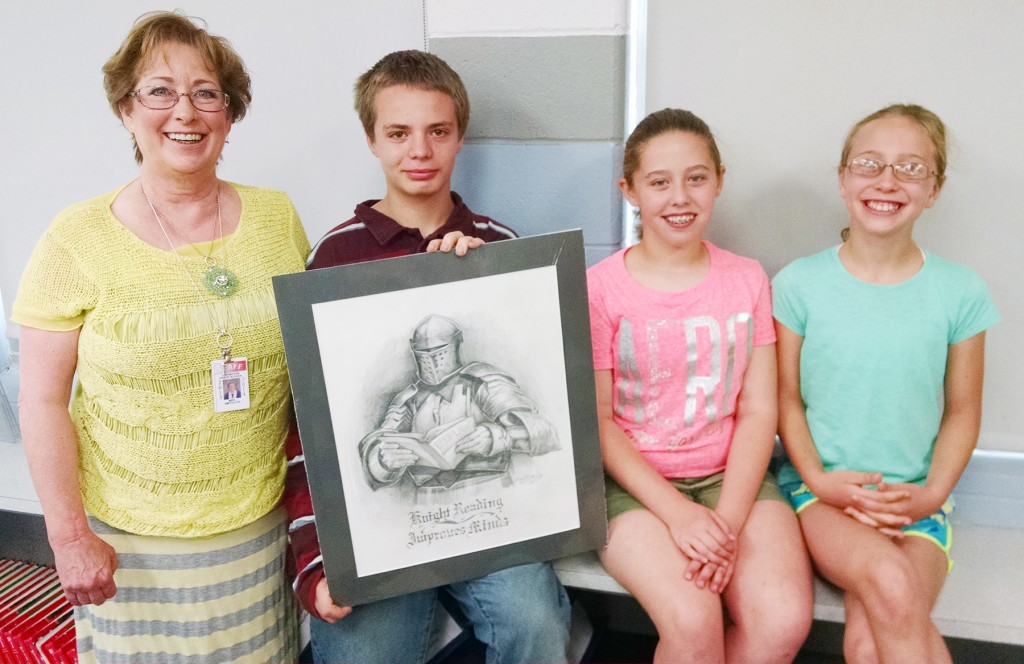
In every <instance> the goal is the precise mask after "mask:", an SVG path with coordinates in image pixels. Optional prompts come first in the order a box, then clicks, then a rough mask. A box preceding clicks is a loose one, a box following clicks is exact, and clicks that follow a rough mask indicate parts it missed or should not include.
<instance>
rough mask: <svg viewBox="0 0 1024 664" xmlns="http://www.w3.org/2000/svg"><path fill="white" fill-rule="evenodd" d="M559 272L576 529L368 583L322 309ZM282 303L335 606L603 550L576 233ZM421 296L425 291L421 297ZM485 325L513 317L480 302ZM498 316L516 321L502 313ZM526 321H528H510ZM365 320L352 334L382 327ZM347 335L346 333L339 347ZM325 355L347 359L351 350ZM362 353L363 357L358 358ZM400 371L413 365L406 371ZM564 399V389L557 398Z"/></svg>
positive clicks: (439, 261)
mask: <svg viewBox="0 0 1024 664" xmlns="http://www.w3.org/2000/svg"><path fill="white" fill-rule="evenodd" d="M548 266H553V267H554V271H555V275H556V276H555V278H554V279H553V280H551V288H553V289H556V290H557V293H551V294H550V295H551V296H552V297H557V312H558V313H557V319H558V320H557V324H558V325H560V329H559V330H551V333H552V334H556V333H557V334H559V335H560V338H561V341H562V343H561V347H562V348H561V352H562V359H563V361H564V391H565V394H566V396H567V399H568V415H567V417H568V428H569V430H570V431H571V435H570V437H571V440H567V441H562V442H563V444H564V445H566V446H569V447H570V448H571V451H572V459H571V465H570V466H569V467H571V468H572V470H573V472H574V473H575V477H574V478H569V477H566V478H564V480H565V481H566V482H573V481H574V482H575V488H576V492H575V494H576V495H575V500H576V506H577V508H578V527H574V528H571V529H569V530H565V531H563V532H557V533H554V534H549V535H544V536H540V537H533V538H529V539H525V540H522V541H516V542H514V543H509V544H503V545H499V546H494V547H490V548H486V549H483V550H478V551H472V552H468V553H464V554H460V555H454V556H451V557H446V558H441V559H438V560H431V561H428V562H423V563H420V564H412V565H409V566H405V567H401V568H398V569H391V570H388V571H382V572H379V573H373V574H369V575H367V574H363V575H360V574H359V573H358V571H357V561H356V558H355V555H354V553H353V550H354V542H353V537H354V536H355V537H372V533H369V532H366V531H362V532H361V533H360V532H358V531H357V532H356V534H355V535H354V534H353V530H352V528H351V527H350V526H351V524H350V518H349V511H348V507H347V505H346V497H345V491H344V485H343V483H344V480H343V473H342V463H341V462H340V461H339V448H338V446H337V444H336V441H335V431H336V429H335V426H334V423H333V422H332V417H331V408H330V403H329V395H328V385H329V381H328V380H327V379H326V375H327V373H328V372H331V371H333V370H334V369H333V368H332V367H330V366H326V367H325V365H324V359H323V357H322V354H321V345H320V340H318V338H317V325H316V321H315V319H314V307H315V306H316V305H320V304H324V303H335V302H338V301H340V300H347V299H350V298H364V297H367V296H378V295H383V294H389V293H395V292H397V291H404V290H408V289H419V290H418V291H417V293H422V294H423V295H424V296H427V297H429V295H430V289H431V288H432V287H438V288H440V287H444V288H446V289H447V290H446V291H445V292H446V293H449V294H450V292H451V288H455V289H458V288H461V287H462V286H463V285H464V284H463V282H465V281H466V280H474V279H479V278H481V277H490V276H494V275H509V276H511V277H512V278H515V273H517V272H522V271H528V270H535V269H536V268H544V267H548ZM273 282H274V291H275V297H276V300H277V307H278V313H279V315H280V321H281V330H282V335H283V339H284V345H285V352H286V355H287V360H288V371H289V376H290V380H291V388H292V394H293V398H294V407H295V414H296V417H297V420H298V426H299V432H300V435H301V438H302V443H303V452H304V454H305V460H306V471H307V477H308V481H309V486H310V491H311V494H312V499H313V509H314V513H315V515H316V520H317V531H318V534H319V539H320V548H321V551H322V554H323V562H324V570H325V574H326V577H327V581H328V585H329V586H330V588H331V593H332V596H333V599H334V600H335V602H336V603H338V604H341V605H357V604H364V603H367V602H371V601H374V600H378V599H384V598H387V597H393V596H397V595H402V594H406V593H409V592H413V591H416V590H422V589H426V588H433V587H437V586H441V585H445V584H448V583H454V582H457V581H461V580H466V579H471V578H477V577H480V576H484V575H486V574H489V573H491V572H494V571H497V570H500V569H504V568H507V567H513V566H517V565H522V564H526V563H532V562H538V561H548V560H553V559H556V558H560V557H564V556H568V555H572V554H576V553H580V552H583V551H589V550H593V549H596V548H599V547H601V546H603V545H604V544H605V543H606V541H607V517H606V510H605V502H604V473H603V466H602V462H601V451H600V439H599V436H598V425H597V410H596V396H595V391H594V369H593V360H592V351H591V342H590V318H589V306H588V301H587V288H586V261H585V255H584V248H583V234H582V232H581V231H580V230H573V231H564V232H558V233H551V234H546V235H539V236H532V237H528V238H520V239H516V240H508V241H503V242H496V243H490V244H487V245H485V246H483V247H480V248H478V249H475V250H472V251H470V252H469V254H468V255H467V256H464V257H456V256H454V255H453V254H416V255H411V256H404V257H400V258H391V259H384V260H377V261H371V262H366V263H357V264H352V265H346V266H339V267H333V268H326V269H320V270H313V271H308V272H303V273H297V274H291V275H283V276H278V277H274V279H273ZM424 289H425V290H424ZM473 306H474V307H475V308H477V309H478V310H479V312H480V314H481V315H482V316H486V315H487V313H488V310H489V309H493V308H495V307H498V308H501V307H506V306H507V305H506V303H504V302H502V301H500V300H497V301H493V300H488V299H487V298H483V299H482V301H476V302H474V304H473ZM502 315H509V312H508V311H503V312H502ZM512 315H517V316H520V315H521V316H524V317H530V316H531V311H529V310H524V311H521V312H515V311H513V312H512ZM374 324H375V321H374V320H365V319H364V320H360V321H357V322H354V323H353V325H360V326H365V325H371V326H372V325H374ZM343 335H344V333H342V336H343ZM329 343H330V344H332V345H338V347H342V348H344V347H345V343H346V340H345V339H343V338H340V339H333V338H332V339H330V340H329ZM353 352H357V350H355V349H354V350H353ZM402 361H403V362H406V361H408V360H406V359H404V358H403V360H402ZM560 387H563V386H560ZM547 507H548V506H547V504H546V502H545V496H544V495H537V496H536V510H538V512H537V513H538V514H541V513H542V512H543V510H545V509H547Z"/></svg>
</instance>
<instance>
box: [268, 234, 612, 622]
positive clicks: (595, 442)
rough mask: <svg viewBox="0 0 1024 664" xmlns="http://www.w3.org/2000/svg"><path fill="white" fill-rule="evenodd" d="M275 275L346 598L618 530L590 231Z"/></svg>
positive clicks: (576, 545) (573, 546)
mask: <svg viewBox="0 0 1024 664" xmlns="http://www.w3.org/2000/svg"><path fill="white" fill-rule="evenodd" d="M274 289H275V294H276V297H277V306H278V311H279V314H280V319H281V329H282V333H283V335H284V343H285V351H286V353H287V357H288V368H289V375H290V377H291V382H292V393H293V396H294V402H295V412H296V416H297V419H298V424H299V432H300V434H301V437H302V443H303V450H304V454H305V459H306V469H307V475H308V479H309V484H310V490H311V493H312V498H313V509H314V513H315V515H316V520H317V531H318V533H319V538H320V547H321V551H322V553H323V558H324V569H325V573H326V575H327V580H328V585H329V586H330V588H331V593H332V596H333V597H334V599H335V601H336V602H338V603H339V604H349V605H353V604H361V603H365V602H369V601H373V600H375V599H381V598H384V597H390V596H394V595H399V594H404V593H407V592H412V591H414V590H420V589H423V588H430V587H434V586H438V585H443V584H446V583H452V582H455V581H459V580H463V579H468V578H475V577H479V576H482V575H484V574H487V573H490V572H493V571H496V570H498V569H502V568H505V567H511V566H514V565H519V564H524V563H528V562H536V561H543V560H550V559H553V558H557V557H561V556H565V555H570V554H573V553H578V552H580V551H585V550H589V549H594V548H597V547H600V546H602V545H603V544H604V542H605V538H606V533H607V523H606V519H605V508H604V485H603V474H602V469H601V455H600V445H599V439H598V433H597V423H596V406H595V396H594V381H593V377H594V373H593V364H592V361H591V350H590V327H589V315H588V307H587V294H586V279H585V261H584V255H583V240H582V233H581V232H580V231H568V232H562V233H552V234H549V235H541V236H535V237H530V238H523V239H518V240H509V241H505V242H499V243H493V244H488V245H485V246H483V247H481V248H479V249H475V250H473V251H471V252H470V253H469V254H468V255H467V256H465V257H456V256H454V255H449V254H419V255H413V256H406V257H402V258H393V259H386V260H380V261H373V262H369V263H359V264H354V265H348V266H342V267H335V268H328V269H323V270H314V271H311V272H305V273H300V274H294V275H286V276H281V277H275V279H274Z"/></svg>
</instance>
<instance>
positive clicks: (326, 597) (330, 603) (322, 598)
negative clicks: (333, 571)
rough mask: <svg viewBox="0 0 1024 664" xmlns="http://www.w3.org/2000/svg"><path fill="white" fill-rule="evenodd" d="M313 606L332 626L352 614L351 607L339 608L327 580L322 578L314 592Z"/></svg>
mask: <svg viewBox="0 0 1024 664" xmlns="http://www.w3.org/2000/svg"><path fill="white" fill-rule="evenodd" d="M313 606H314V607H315V608H316V612H317V613H319V614H320V617H321V618H322V619H323V620H324V621H325V622H329V623H331V624H332V625H333V624H334V623H336V622H338V621H339V620H341V619H342V618H344V617H345V616H347V615H348V614H350V613H352V607H351V606H338V605H337V604H335V603H334V600H333V599H331V592H330V591H329V590H328V589H327V579H326V578H322V579H320V581H318V582H317V584H316V590H315V591H314V599H313Z"/></svg>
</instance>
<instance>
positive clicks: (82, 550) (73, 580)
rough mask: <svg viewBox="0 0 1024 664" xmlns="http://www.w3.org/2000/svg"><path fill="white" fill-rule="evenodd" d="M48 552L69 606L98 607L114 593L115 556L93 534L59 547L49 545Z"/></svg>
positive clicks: (89, 533)
mask: <svg viewBox="0 0 1024 664" xmlns="http://www.w3.org/2000/svg"><path fill="white" fill-rule="evenodd" d="M51 548H52V549H53V557H54V562H55V563H56V567H57V576H59V577H60V584H61V587H63V588H64V596H65V597H66V598H67V600H68V602H70V603H71V604H72V605H73V606H82V605H83V604H95V605H96V606H99V605H100V604H103V602H106V601H107V600H108V599H110V598H111V597H113V596H114V594H115V593H116V592H117V586H116V585H115V583H114V570H116V569H117V553H115V552H114V549H113V547H111V546H110V545H109V544H107V543H106V542H104V541H103V540H102V539H100V538H99V537H97V536H96V535H95V534H94V533H92V532H88V533H85V534H82V535H80V536H79V537H77V538H75V539H72V540H69V541H67V542H64V543H60V544H53V543H51Z"/></svg>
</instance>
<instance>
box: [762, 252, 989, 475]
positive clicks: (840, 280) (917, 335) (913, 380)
mask: <svg viewBox="0 0 1024 664" xmlns="http://www.w3.org/2000/svg"><path fill="white" fill-rule="evenodd" d="M772 290H773V310H774V315H775V318H776V320H778V321H779V322H780V323H782V324H783V325H785V326H786V327H787V328H789V329H790V330H792V331H793V332H795V333H797V334H799V335H800V336H802V337H803V338H804V341H803V346H802V347H801V352H800V392H801V396H802V397H803V401H804V406H805V408H806V411H807V424H808V426H809V427H810V431H811V436H812V437H813V439H814V444H815V446H816V447H817V449H818V454H819V455H820V456H821V461H822V463H823V465H824V467H825V470H826V471H832V470H838V469H841V470H860V471H867V472H881V473H883V475H884V476H885V481H886V482H917V483H922V482H923V481H924V480H925V478H926V476H927V474H928V469H929V466H930V465H931V460H932V449H933V447H934V445H935V438H936V436H937V434H938V431H939V420H940V418H941V415H942V407H943V404H942V395H943V383H944V380H945V374H946V354H947V351H948V348H949V346H950V345H952V344H956V343H960V342H961V341H964V340H966V339H969V338H971V337H973V336H974V335H976V334H978V333H980V332H982V331H984V330H986V329H987V328H989V327H990V326H992V325H994V324H995V323H997V322H998V321H999V313H998V312H997V311H996V308H995V304H994V303H993V302H992V297H991V296H990V295H989V292H988V289H987V288H986V286H985V283H984V282H983V281H982V280H981V278H980V277H978V275H976V274H975V273H974V272H972V271H971V270H970V269H968V268H966V267H964V266H962V265H957V264H956V263H951V262H950V261H947V260H943V259H942V258H939V257H938V256H935V255H934V254H931V253H929V254H927V256H926V259H925V262H924V265H923V266H922V267H921V270H920V271H918V273H917V274H916V275H914V276H913V277H912V278H910V279H908V280H907V281H904V282H903V283H900V284H894V285H885V286H881V285H877V284H870V283H867V282H864V281H861V280H859V279H857V278H855V277H853V276H852V275H851V274H850V273H849V272H847V271H846V268H845V267H843V264H842V262H841V261H840V260H839V254H838V248H837V247H833V248H831V249H828V250H827V251H823V252H821V253H818V254H815V255H813V256H808V257H807V258H801V259H799V260H796V261H794V262H793V263H791V264H790V265H788V266H787V267H786V268H784V269H783V270H782V271H781V272H779V274H778V275H776V277H775V279H774V280H773V281H772ZM779 480H780V481H782V482H787V481H794V480H799V475H798V474H797V473H796V470H795V469H794V468H793V466H792V465H790V464H785V465H784V466H783V468H782V470H781V471H780V473H779Z"/></svg>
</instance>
